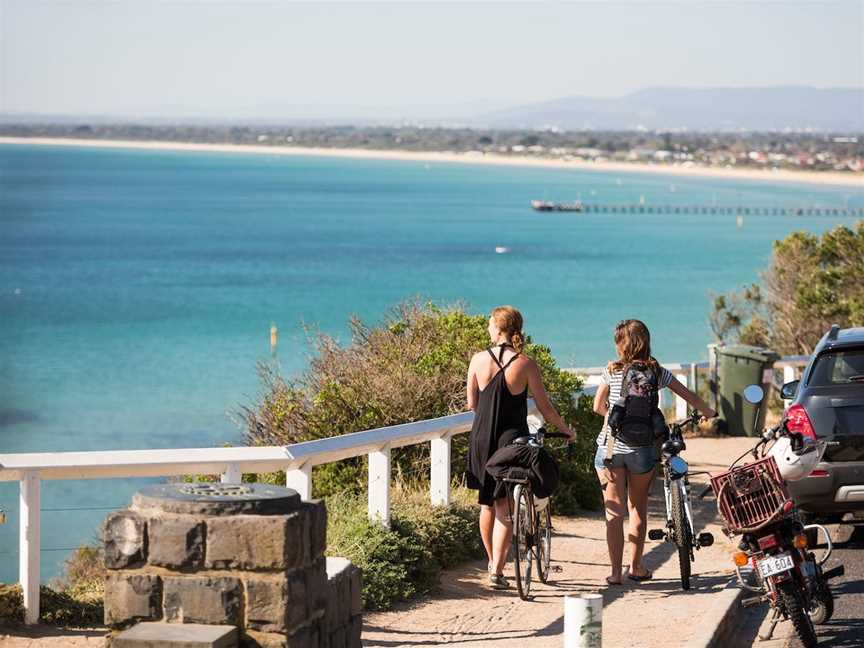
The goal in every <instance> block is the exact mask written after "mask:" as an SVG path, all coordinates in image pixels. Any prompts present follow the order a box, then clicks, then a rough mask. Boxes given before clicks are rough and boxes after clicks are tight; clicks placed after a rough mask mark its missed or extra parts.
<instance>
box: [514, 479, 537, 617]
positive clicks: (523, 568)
mask: <svg viewBox="0 0 864 648" xmlns="http://www.w3.org/2000/svg"><path fill="white" fill-rule="evenodd" d="M530 498H531V493H530V492H529V491H528V489H527V488H525V487H524V486H522V485H521V484H517V486H516V488H514V489H513V563H514V566H515V568H516V588H517V589H518V590H519V597H520V598H521V599H522V600H523V601H527V600H528V597H529V595H530V593H531V562H532V547H533V545H534V529H533V517H534V507H533V506H532V504H531V499H530Z"/></svg>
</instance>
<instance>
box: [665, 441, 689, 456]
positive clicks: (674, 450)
mask: <svg viewBox="0 0 864 648" xmlns="http://www.w3.org/2000/svg"><path fill="white" fill-rule="evenodd" d="M686 449H687V446H686V445H685V444H684V441H682V440H680V439H669V440H668V441H664V442H663V445H662V447H661V448H660V452H661V453H662V454H664V455H671V456H675V455H677V454H678V453H680V452H683V451H684V450H686Z"/></svg>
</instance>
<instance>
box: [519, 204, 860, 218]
mask: <svg viewBox="0 0 864 648" xmlns="http://www.w3.org/2000/svg"><path fill="white" fill-rule="evenodd" d="M531 207H532V209H534V211H538V212H579V213H586V214H610V213H613V214H614V213H619V214H705V215H721V216H732V215H735V216H832V217H845V218H862V217H864V207H849V206H846V207H819V206H814V205H810V206H801V207H781V206H777V205H773V206H760V205H735V206H732V205H670V204H656V205H652V204H649V203H646V202H644V201H643V200H640V201H639V202H638V203H582V202H579V201H577V202H573V203H554V202H547V201H539V200H535V201H532V202H531Z"/></svg>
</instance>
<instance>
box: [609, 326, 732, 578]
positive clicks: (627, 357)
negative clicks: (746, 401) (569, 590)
mask: <svg viewBox="0 0 864 648" xmlns="http://www.w3.org/2000/svg"><path fill="white" fill-rule="evenodd" d="M615 348H616V350H617V352H618V358H617V359H616V360H613V361H612V362H610V363H609V365H608V366H607V367H606V369H605V370H604V371H603V376H602V383H601V384H600V385H599V387H598V388H597V394H596V395H595V397H594V411H595V412H596V413H597V414H599V415H600V416H603V417H604V421H603V428H602V430H601V431H600V435H599V436H598V437H597V454H596V455H595V457H594V467H595V468H596V470H597V475H598V476H599V478H600V484H601V486H602V488H603V500H604V503H605V506H606V544H607V546H608V548H609V561H610V563H611V566H612V573H611V574H610V575H609V576H608V577H607V578H606V582H607V583H609V584H610V585H620V584H621V575H622V562H623V554H624V515H625V514H626V513H628V509H629V524H628V526H629V529H628V534H627V539H628V540H629V541H630V543H631V544H632V545H633V555H632V558H631V561H630V569H629V573H628V575H627V576H628V578H630V579H631V580H634V581H645V580H649V579H650V578H651V576H652V574H651V572H650V571H649V570H647V569H646V568H645V566H644V565H642V553H643V550H644V547H645V532H646V530H647V513H648V491H649V489H650V487H651V480H652V478H653V477H654V468H655V466H656V465H657V462H658V461H659V456H658V452H657V447H656V445H654V443H653V442H652V443H650V444H649V445H639V446H636V447H631V445H628V443H627V442H625V441H624V440H623V439H622V438H619V437H615V435H613V434H612V430H611V429H610V425H609V413H610V404H612V405H614V404H615V403H618V402H620V401H619V399H620V398H621V391H622V384H623V383H624V374H625V372H627V376H628V388H627V389H628V390H629V383H630V382H631V381H630V376H631V373H630V368H631V367H634V366H638V367H640V368H643V369H644V370H645V371H646V375H653V376H654V381H655V383H656V384H655V385H654V386H653V389H654V392H655V394H656V391H659V390H660V389H662V388H664V387H668V388H669V389H671V390H672V391H673V392H674V393H675V394H677V395H678V396H680V397H681V398H683V399H684V400H685V401H687V402H688V403H689V404H690V405H691V406H693V407H694V408H696V409H697V410H699V411H700V412H701V413H702V414H703V415H704V416H705V417H706V418H712V417H714V416H717V413H716V412H715V411H714V410H713V409H711V407H709V406H708V404H706V403H705V401H703V400H702V399H701V398H699V396H697V395H696V394H694V393H693V392H692V391H690V390H689V389H687V388H686V387H685V386H684V385H682V384H681V383H680V382H679V381H678V380H676V379H675V377H674V376H673V375H672V374H671V373H670V372H669V371H668V370H667V369H664V368H663V367H661V366H660V364H659V363H658V362H657V360H655V359H654V357H653V356H652V355H651V334H650V333H649V332H648V327H647V326H645V324H644V323H643V322H641V321H639V320H636V319H628V320H624V321H622V322H620V323H619V324H618V326H616V327H615ZM628 393H629V391H628ZM625 396H626V394H625ZM607 455H609V456H608V457H607Z"/></svg>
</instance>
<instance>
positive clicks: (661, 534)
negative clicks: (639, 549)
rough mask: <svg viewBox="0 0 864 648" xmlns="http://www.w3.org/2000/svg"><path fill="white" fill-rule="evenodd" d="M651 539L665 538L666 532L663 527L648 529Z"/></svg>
mask: <svg viewBox="0 0 864 648" xmlns="http://www.w3.org/2000/svg"><path fill="white" fill-rule="evenodd" d="M648 539H649V540H665V539H666V532H665V531H664V530H663V529H651V530H649V531H648Z"/></svg>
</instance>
